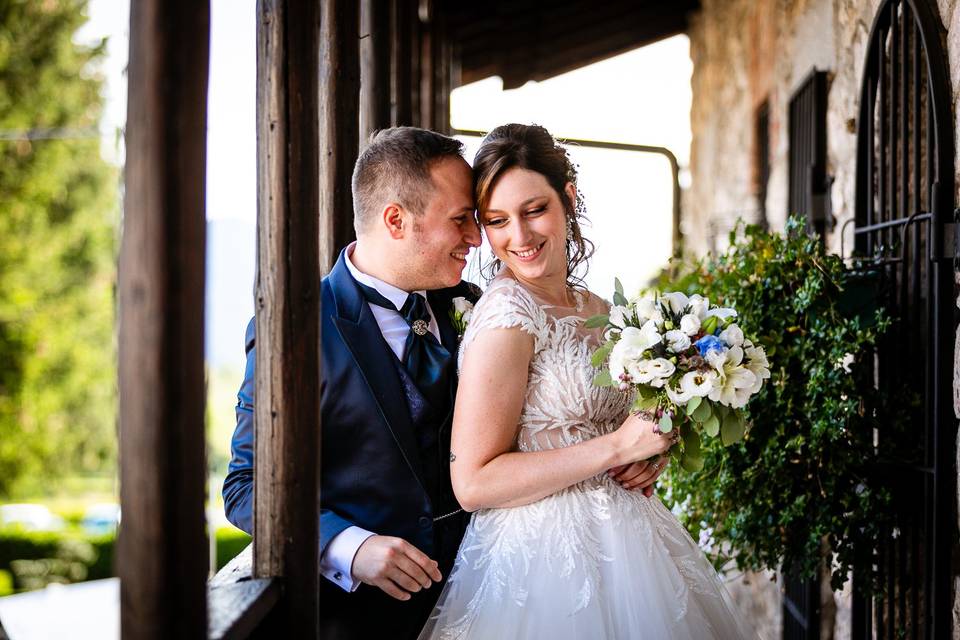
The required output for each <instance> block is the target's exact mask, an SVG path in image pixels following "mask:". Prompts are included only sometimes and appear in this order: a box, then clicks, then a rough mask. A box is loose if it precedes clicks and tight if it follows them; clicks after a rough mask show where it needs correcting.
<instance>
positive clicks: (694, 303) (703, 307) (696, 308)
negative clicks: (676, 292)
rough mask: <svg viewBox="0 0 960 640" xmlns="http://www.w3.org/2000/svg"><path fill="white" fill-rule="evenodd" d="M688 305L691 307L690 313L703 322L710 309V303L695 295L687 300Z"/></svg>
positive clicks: (697, 294)
mask: <svg viewBox="0 0 960 640" xmlns="http://www.w3.org/2000/svg"><path fill="white" fill-rule="evenodd" d="M687 304H688V305H689V306H690V313H692V314H693V315H695V316H696V317H697V319H698V320H703V319H704V318H706V317H707V310H708V309H709V308H710V301H709V300H707V299H706V298H704V297H703V296H701V295H700V294H699V293H695V294H693V295H692V296H690V299H689V300H687Z"/></svg>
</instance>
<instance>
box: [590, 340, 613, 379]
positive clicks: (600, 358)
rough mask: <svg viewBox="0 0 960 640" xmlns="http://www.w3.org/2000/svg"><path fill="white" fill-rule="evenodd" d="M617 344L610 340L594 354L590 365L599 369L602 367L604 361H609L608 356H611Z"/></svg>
mask: <svg viewBox="0 0 960 640" xmlns="http://www.w3.org/2000/svg"><path fill="white" fill-rule="evenodd" d="M615 344H616V343H615V342H614V341H613V340H609V341H607V342H605V343H604V344H603V345H601V346H600V347H599V348H598V349H597V350H596V351H594V352H593V355H592V356H590V364H592V365H593V366H594V367H599V366H600V365H602V364H603V362H604V360H606V359H607V356H609V355H610V352H611V351H612V350H613V346H614V345H615ZM608 375H609V372H608Z"/></svg>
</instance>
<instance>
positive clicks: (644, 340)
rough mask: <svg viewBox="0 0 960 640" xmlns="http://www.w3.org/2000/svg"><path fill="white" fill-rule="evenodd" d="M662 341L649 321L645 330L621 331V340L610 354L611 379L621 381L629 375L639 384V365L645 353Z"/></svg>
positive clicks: (633, 328) (628, 328) (629, 329)
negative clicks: (623, 376) (625, 374)
mask: <svg viewBox="0 0 960 640" xmlns="http://www.w3.org/2000/svg"><path fill="white" fill-rule="evenodd" d="M651 329H652V330H651ZM660 339H661V338H660V334H659V333H657V328H656V325H655V324H654V323H653V322H652V321H648V322H647V323H646V324H645V325H644V326H643V329H637V328H636V327H627V328H625V329H624V330H623V331H621V332H620V339H619V340H617V344H615V345H614V346H613V350H612V351H611V352H610V377H611V378H613V379H614V380H620V378H621V376H622V375H623V374H624V373H627V374H628V375H630V377H631V378H634V382H637V380H636V377H637V373H638V370H637V369H636V367H637V366H638V365H637V363H638V362H640V361H641V360H643V352H644V351H646V350H647V349H649V348H650V347H652V346H654V345H655V344H658V343H659V342H660Z"/></svg>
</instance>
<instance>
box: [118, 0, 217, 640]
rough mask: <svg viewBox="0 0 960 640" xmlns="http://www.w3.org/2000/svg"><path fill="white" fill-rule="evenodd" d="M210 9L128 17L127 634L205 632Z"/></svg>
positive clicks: (123, 402)
mask: <svg viewBox="0 0 960 640" xmlns="http://www.w3.org/2000/svg"><path fill="white" fill-rule="evenodd" d="M209 31H210V8H209V4H208V2H206V1H204V0H141V1H139V2H134V3H133V5H132V7H131V13H130V58H129V65H128V67H127V69H128V74H129V87H128V100H127V126H126V148H127V160H126V167H125V189H126V194H125V198H124V216H123V240H122V244H121V249H120V268H119V306H120V319H119V320H120V322H119V324H120V327H119V390H120V501H121V505H122V509H123V525H122V526H121V527H120V534H119V535H120V537H119V541H118V548H117V572H118V574H119V576H120V603H121V604H120V629H121V633H122V635H123V637H124V638H135V639H141V638H203V637H205V636H206V633H207V611H206V578H207V540H206V530H205V523H204V507H203V503H204V497H205V494H206V491H205V488H206V475H207V474H206V457H205V454H204V389H205V385H204V367H203V302H204V250H205V239H206V238H205V236H206V233H205V231H206V219H205V214H204V201H205V193H204V182H205V168H206V128H207V127H206V125H207V70H208V64H209Z"/></svg>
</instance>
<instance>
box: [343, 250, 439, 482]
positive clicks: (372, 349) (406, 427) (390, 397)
mask: <svg viewBox="0 0 960 640" xmlns="http://www.w3.org/2000/svg"><path fill="white" fill-rule="evenodd" d="M330 284H331V290H332V292H333V294H334V298H335V300H336V303H337V309H336V315H335V317H334V318H333V320H334V323H335V324H336V326H337V329H338V330H339V332H340V337H341V338H342V339H343V343H344V344H345V345H346V347H347V349H348V350H349V351H350V354H351V355H352V356H353V359H354V361H355V362H356V363H357V368H358V369H359V370H360V373H361V375H362V376H363V379H364V381H365V382H366V383H367V386H368V387H369V388H370V391H371V392H372V394H373V397H374V399H375V400H376V402H377V407H378V408H379V410H380V413H381V415H382V416H383V419H384V422H385V423H386V426H387V428H388V429H389V430H390V433H391V435H392V436H393V439H394V441H395V442H396V443H397V446H398V447H400V451H401V453H402V454H403V457H404V459H405V460H406V462H407V465H409V467H410V470H411V471H413V473H414V475H415V476H416V478H417V481H418V482H419V483H420V486H421V487H422V488H423V489H424V491H426V484H425V482H424V477H423V463H422V461H421V460H420V449H419V447H418V446H417V439H416V435H415V434H414V430H413V424H412V423H411V421H410V410H409V407H408V404H407V399H406V396H405V395H404V392H403V386H402V384H401V382H400V376H399V375H398V374H397V371H396V367H394V366H393V363H392V362H391V360H395V359H396V356H395V355H394V353H393V351H391V350H390V347H389V346H387V343H386V341H385V340H384V339H383V334H381V333H380V327H379V325H378V324H377V320H376V318H374V317H373V312H371V311H370V307H369V306H368V305H367V302H366V300H365V299H364V298H363V295H362V294H361V293H360V290H359V288H358V287H357V283H356V281H355V280H354V279H353V276H351V275H350V271H349V270H348V269H347V266H346V264H345V262H344V258H343V254H342V253H341V255H340V259H339V260H338V261H337V264H336V265H335V266H334V268H333V270H331V272H330Z"/></svg>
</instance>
